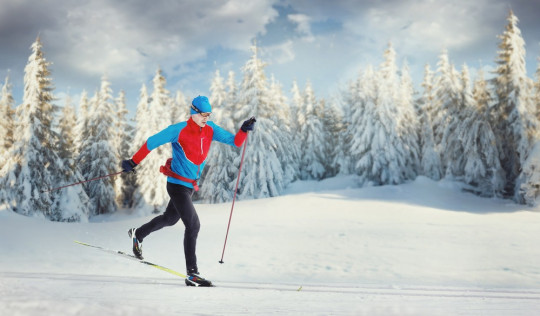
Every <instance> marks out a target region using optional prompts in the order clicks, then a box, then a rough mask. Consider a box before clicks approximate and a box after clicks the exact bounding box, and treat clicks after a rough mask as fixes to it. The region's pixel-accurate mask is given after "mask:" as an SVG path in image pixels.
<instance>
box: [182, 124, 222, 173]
mask: <svg viewBox="0 0 540 316" xmlns="http://www.w3.org/2000/svg"><path fill="white" fill-rule="evenodd" d="M213 136H214V130H213V129H212V128H211V127H210V126H208V125H205V126H204V127H203V128H201V127H200V126H199V125H197V123H195V122H194V121H193V120H191V119H190V120H188V124H187V125H186V127H185V128H183V129H182V131H180V134H179V135H178V143H179V144H180V146H182V149H183V150H184V153H185V154H186V158H187V159H188V160H189V161H191V162H192V163H194V164H196V165H200V164H202V163H203V162H204V160H205V159H206V156H207V155H208V151H209V150H210V144H211V143H212V137H213Z"/></svg>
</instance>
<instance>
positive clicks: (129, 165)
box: [122, 159, 137, 172]
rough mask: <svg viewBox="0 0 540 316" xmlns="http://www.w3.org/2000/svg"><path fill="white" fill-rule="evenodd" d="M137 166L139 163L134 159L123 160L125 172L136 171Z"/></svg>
mask: <svg viewBox="0 0 540 316" xmlns="http://www.w3.org/2000/svg"><path fill="white" fill-rule="evenodd" d="M135 167H137V164H136V163H135V162H134V161H133V159H129V160H123V161H122V169H124V170H123V171H124V172H135Z"/></svg>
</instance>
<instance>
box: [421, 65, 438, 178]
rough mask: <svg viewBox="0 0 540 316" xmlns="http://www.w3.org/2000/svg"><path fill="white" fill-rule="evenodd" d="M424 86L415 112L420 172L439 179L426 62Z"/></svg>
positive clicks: (431, 100) (430, 81) (431, 94)
mask: <svg viewBox="0 0 540 316" xmlns="http://www.w3.org/2000/svg"><path fill="white" fill-rule="evenodd" d="M422 87H423V88H424V91H423V94H422V97H421V98H420V101H419V102H418V110H417V114H418V117H419V121H420V123H419V124H420V153H421V155H420V174H422V175H424V176H426V177H428V178H430V179H433V180H436V181H437V180H440V179H441V176H442V168H441V157H440V155H439V153H437V151H436V150H435V141H434V139H433V126H432V121H431V115H430V114H431V113H433V110H432V107H433V106H434V104H433V102H434V99H435V93H434V91H433V71H431V67H430V66H429V64H427V65H426V66H425V68H424V81H423V82H422Z"/></svg>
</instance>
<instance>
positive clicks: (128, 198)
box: [114, 90, 137, 207]
mask: <svg viewBox="0 0 540 316" xmlns="http://www.w3.org/2000/svg"><path fill="white" fill-rule="evenodd" d="M114 105H115V108H116V111H115V112H116V117H115V127H114V130H115V140H114V148H115V149H116V151H117V155H118V156H117V157H118V161H121V160H123V159H127V158H128V157H131V156H130V155H132V153H131V148H130V147H131V146H132V140H133V126H131V124H129V122H128V119H127V117H126V116H127V114H128V110H127V108H126V94H125V92H124V91H123V90H122V91H120V92H119V93H118V97H117V98H116V100H115V102H114ZM136 179H137V178H136V177H135V174H133V173H123V174H121V175H120V176H119V177H116V178H115V182H116V183H115V191H116V204H117V205H118V206H121V207H131V206H133V193H134V191H135V184H136Z"/></svg>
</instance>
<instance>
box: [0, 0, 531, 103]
mask: <svg viewBox="0 0 540 316" xmlns="http://www.w3.org/2000/svg"><path fill="white" fill-rule="evenodd" d="M510 10H513V12H514V14H515V15H516V16H517V17H518V19H519V21H520V22H519V24H518V26H519V28H520V29H521V32H522V35H523V38H524V39H525V42H526V49H527V57H526V58H527V59H526V62H527V73H528V75H529V76H530V77H531V78H534V73H535V71H536V68H537V65H538V57H539V56H540V19H538V15H539V14H540V1H539V0H534V1H531V0H513V1H509V0H476V1H469V0H457V1H447V0H388V1H375V0H372V1H358V0H336V1H324V0H296V1H293V0H257V1H244V0H229V1H223V0H197V1H172V0H168V1H167V0H156V1H145V0H134V1H106V0H94V1H72V0H42V1H32V0H0V80H1V81H0V82H3V80H4V78H5V77H6V76H8V75H9V77H10V81H11V83H12V85H13V96H14V98H15V100H16V103H17V104H19V103H20V102H22V90H23V84H24V83H23V78H24V67H25V65H26V63H27V61H28V57H29V56H30V54H31V50H30V46H31V45H32V43H33V42H34V41H35V40H36V38H37V37H38V36H39V38H40V39H41V41H42V44H43V52H44V54H45V58H46V59H47V61H49V62H52V64H51V66H50V70H51V71H52V79H53V84H54V86H55V91H54V93H55V95H56V97H57V98H58V100H57V101H56V102H57V103H58V104H60V105H61V104H63V102H64V100H65V98H66V95H70V96H71V97H72V99H73V102H74V103H75V105H77V103H78V98H79V97H80V95H81V93H82V91H83V90H86V91H87V92H88V93H89V94H90V95H92V94H94V92H95V91H96V90H97V89H98V88H99V86H100V81H101V78H102V77H103V76H104V75H106V76H107V78H108V79H109V81H110V82H111V84H112V86H111V87H112V89H113V93H114V94H115V95H117V94H118V93H119V92H120V90H124V91H125V92H126V99H127V103H128V104H127V105H128V110H130V112H132V113H133V112H134V110H135V106H136V103H137V101H138V98H139V91H140V88H141V86H142V84H143V83H144V84H146V85H148V86H149V87H151V82H152V81H151V80H152V78H153V77H154V75H155V73H156V70H157V69H158V68H160V69H162V71H163V73H164V75H165V77H166V79H167V89H168V90H169V91H171V92H172V93H175V92H176V91H178V90H180V91H182V92H183V93H184V95H186V97H187V98H188V100H191V99H192V98H193V97H195V96H197V95H199V94H202V95H205V94H208V93H209V87H210V83H211V80H212V78H213V76H214V73H215V71H216V70H219V71H220V73H221V75H222V76H223V77H226V76H227V74H228V72H229V71H231V70H232V71H234V72H235V74H236V80H237V81H239V80H240V79H241V70H242V66H243V65H244V64H245V63H246V61H247V60H248V59H249V58H250V56H251V54H252V53H251V50H250V47H251V46H252V43H253V42H254V40H256V43H257V45H258V46H259V54H260V57H261V59H262V60H263V61H264V62H266V63H267V67H266V70H265V72H266V75H267V76H268V77H269V78H270V77H271V76H272V75H273V76H274V77H275V79H276V80H278V81H279V82H280V83H281V85H282V87H283V90H284V91H285V92H286V94H289V92H290V89H291V86H292V83H293V81H294V80H296V81H297V82H298V84H299V86H300V88H301V89H303V88H304V87H305V85H306V82H308V81H309V82H311V83H312V85H313V88H314V90H315V94H316V96H317V97H318V98H321V97H324V98H326V99H330V100H331V99H333V98H336V97H337V95H338V93H339V90H340V89H341V88H343V87H345V85H346V84H347V82H348V81H349V80H352V79H354V78H355V77H356V76H357V75H358V73H359V72H360V71H361V70H362V69H365V67H366V66H367V65H373V66H378V65H379V64H380V63H381V62H382V55H383V52H384V50H385V49H386V48H387V47H388V43H392V46H393V47H394V49H395V51H396V53H397V60H398V66H399V67H401V66H402V65H403V64H405V63H407V64H408V66H409V68H410V72H411V75H412V77H413V81H414V83H415V85H416V86H417V87H419V86H420V84H421V81H422V77H423V72H424V66H425V65H426V64H430V66H431V67H432V69H435V68H436V63H437V60H438V56H439V55H440V53H441V52H442V50H443V49H447V50H448V53H449V57H450V61H451V62H452V63H453V64H454V65H456V67H457V68H461V66H462V65H463V64H467V66H468V67H469V68H470V70H471V73H472V74H473V75H474V73H475V70H477V69H479V68H483V69H484V70H486V71H487V74H488V76H489V71H490V70H492V69H493V67H494V61H495V58H496V56H497V50H498V48H497V45H498V43H499V39H498V38H497V36H498V35H501V34H502V33H503V31H504V28H505V26H506V24H507V20H506V19H507V17H508V13H509V11H510Z"/></svg>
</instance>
